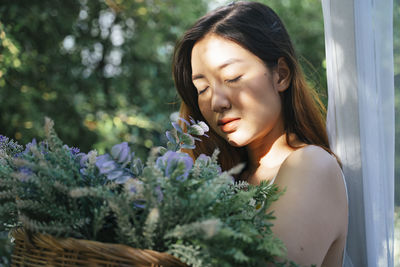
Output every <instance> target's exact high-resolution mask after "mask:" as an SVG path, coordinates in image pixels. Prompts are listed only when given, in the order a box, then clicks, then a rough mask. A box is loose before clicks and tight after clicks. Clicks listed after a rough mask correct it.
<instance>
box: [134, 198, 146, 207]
mask: <svg viewBox="0 0 400 267" xmlns="http://www.w3.org/2000/svg"><path fill="white" fill-rule="evenodd" d="M133 206H134V207H136V208H139V209H144V208H146V201H144V200H142V199H139V200H136V201H135V202H133Z"/></svg>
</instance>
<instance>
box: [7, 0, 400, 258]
mask: <svg viewBox="0 0 400 267" xmlns="http://www.w3.org/2000/svg"><path fill="white" fill-rule="evenodd" d="M227 2H230V1H224V0H210V1H207V0H196V1H195V0H93V1H88V0H71V1H61V0H53V1H43V0H40V1H39V0H30V1H22V0H16V1H5V0H0V134H3V135H6V136H9V137H12V138H14V139H16V140H17V141H18V142H20V143H22V144H25V143H27V142H29V141H31V140H32V138H34V137H36V138H38V139H41V138H43V130H42V127H43V122H44V117H45V116H48V117H50V118H52V119H53V120H54V121H55V127H56V130H57V132H58V134H59V136H60V137H61V138H62V139H63V140H64V141H65V142H66V143H67V144H68V145H69V146H75V147H79V148H80V149H81V150H82V151H84V152H87V151H89V150H90V149H97V150H98V151H99V152H100V153H103V152H105V150H106V148H110V147H111V146H112V145H114V144H116V143H119V142H121V141H127V142H129V144H130V145H131V146H132V148H133V149H134V150H135V151H136V152H137V154H139V155H140V156H142V157H144V156H145V155H146V154H147V152H148V149H149V148H150V147H151V146H153V145H158V144H160V143H161V142H162V141H163V139H164V138H165V137H164V134H163V132H164V129H165V128H167V127H169V121H170V119H169V117H170V114H171V113H172V112H174V111H177V110H178V109H179V98H178V97H177V94H176V92H175V89H174V85H173V80H172V75H171V55H172V52H173V47H174V45H175V43H176V41H177V40H178V39H179V37H180V36H181V35H182V34H183V32H184V31H185V29H187V28H188V27H190V25H192V23H194V21H195V20H196V19H197V18H198V17H200V16H201V15H203V14H204V13H205V12H207V10H210V9H212V8H215V7H217V6H219V5H223V4H226V3H227ZM260 2H264V3H266V4H268V5H269V6H271V7H272V8H273V9H274V10H275V11H276V12H277V13H278V15H279V16H280V17H281V18H282V20H283V21H284V23H285V25H286V27H287V29H288V31H289V34H290V35H291V37H292V39H293V42H294V44H295V47H296V49H297V53H298V55H299V56H300V61H301V63H302V66H303V68H304V70H305V72H306V75H307V77H308V81H309V82H310V83H311V84H312V85H313V86H314V87H315V88H316V89H317V91H318V92H319V94H320V96H321V97H322V99H323V101H324V103H326V75H325V71H326V69H325V49H324V32H323V30H324V29H323V17H322V8H321V2H320V1H319V0H262V1H260ZM394 5H395V6H394V17H395V24H394V25H400V20H399V17H400V4H399V1H398V0H395V1H394ZM396 27H397V28H395V31H397V34H394V39H395V40H394V41H395V50H394V53H395V83H396V99H395V101H396V106H397V108H396V136H399V135H398V134H400V123H399V120H400V116H399V115H400V109H399V107H400V69H399V66H400V56H399V54H400V48H399V47H400V34H398V30H399V28H398V26H396ZM397 140H398V139H397ZM396 166H400V142H399V141H397V142H396ZM395 202H396V205H397V206H400V168H396V196H395ZM0 251H1V247H0ZM0 262H1V259H0Z"/></svg>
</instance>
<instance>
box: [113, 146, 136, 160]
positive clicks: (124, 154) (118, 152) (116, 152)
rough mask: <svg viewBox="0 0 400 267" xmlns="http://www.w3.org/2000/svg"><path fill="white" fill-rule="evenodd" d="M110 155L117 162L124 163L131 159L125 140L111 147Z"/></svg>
mask: <svg viewBox="0 0 400 267" xmlns="http://www.w3.org/2000/svg"><path fill="white" fill-rule="evenodd" d="M111 156H112V157H113V158H114V159H115V160H117V161H118V162H119V163H125V162H127V161H130V160H131V159H132V156H133V155H131V150H130V148H129V146H128V143H127V142H122V143H121V144H118V145H115V146H113V147H112V148H111Z"/></svg>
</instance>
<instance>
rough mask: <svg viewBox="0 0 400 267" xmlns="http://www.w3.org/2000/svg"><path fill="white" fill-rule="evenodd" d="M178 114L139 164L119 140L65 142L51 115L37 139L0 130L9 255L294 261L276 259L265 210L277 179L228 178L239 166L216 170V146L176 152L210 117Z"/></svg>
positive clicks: (21, 259)
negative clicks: (21, 139)
mask: <svg viewBox="0 0 400 267" xmlns="http://www.w3.org/2000/svg"><path fill="white" fill-rule="evenodd" d="M180 120H181V122H180V124H181V125H184V126H185V127H183V128H185V129H187V131H186V132H185V131H183V129H182V127H181V126H180V124H179V123H178V122H173V123H172V125H173V127H174V128H173V129H172V130H171V131H168V132H167V133H166V136H167V139H168V143H167V146H166V147H156V148H153V149H152V150H151V152H150V156H149V157H148V159H147V161H146V162H145V164H144V163H142V161H141V159H139V158H137V157H135V153H134V152H131V151H130V148H129V146H128V144H127V143H126V142H124V143H121V144H118V145H115V146H114V147H112V148H111V150H110V152H109V153H108V154H104V155H97V153H96V151H90V152H89V153H87V154H85V153H82V152H80V151H79V149H77V148H71V147H68V146H66V145H64V144H63V143H62V141H61V140H60V139H59V138H58V137H57V135H56V133H55V131H54V128H53V122H52V121H51V120H50V119H46V123H45V133H46V138H45V140H44V141H42V142H36V141H35V140H33V141H32V142H31V143H29V144H27V145H26V146H25V147H23V146H21V145H19V144H17V143H16V142H14V141H13V140H10V139H9V138H7V137H4V136H0V219H1V225H0V231H10V232H11V234H12V236H13V237H14V239H15V241H14V243H15V245H14V252H13V255H12V264H13V265H14V266H20V265H29V264H32V265H34V264H38V265H41V264H43V265H44V264H48V265H53V266H72V265H107V266H151V265H152V266H161V265H162V266H187V265H189V266H265V265H266V263H272V264H274V266H289V265H290V266H296V265H295V264H294V263H292V262H290V263H288V262H287V261H282V260H280V261H279V262H278V261H277V260H276V259H277V258H281V259H282V258H284V256H285V247H284V245H283V243H282V242H281V241H280V240H279V239H277V238H276V237H274V236H273V234H272V232H271V230H270V227H271V225H272V220H273V216H272V214H271V213H267V212H266V210H267V208H268V207H269V206H270V204H271V202H272V201H275V200H277V198H278V197H279V195H280V194H281V193H280V192H278V189H277V187H276V186H275V185H270V184H268V183H266V182H262V183H261V184H260V185H259V186H252V185H249V184H248V183H246V182H235V181H234V179H233V178H232V176H231V175H232V174H235V173H238V172H239V171H240V170H241V166H238V167H236V168H233V169H232V170H230V171H228V172H222V171H221V168H220V166H219V165H218V163H217V156H218V151H215V152H214V154H213V155H212V156H207V155H200V156H199V157H198V158H197V159H195V160H193V159H192V158H191V157H190V156H189V155H188V154H187V153H184V152H181V151H182V149H193V148H194V147H195V142H196V141H200V139H199V138H198V136H202V135H206V132H207V131H208V126H207V125H206V124H205V123H204V122H195V121H193V120H191V121H190V123H189V122H187V121H185V120H183V119H180ZM40 244H42V247H41V248H39V246H40ZM43 244H46V245H43ZM96 253H97V254H96ZM61 254H62V255H63V256H62V258H60V257H61V256H60V255H61ZM32 255H33V256H32ZM35 266H36V265H35Z"/></svg>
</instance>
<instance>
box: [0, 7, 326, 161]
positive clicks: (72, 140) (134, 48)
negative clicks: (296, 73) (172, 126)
mask: <svg viewBox="0 0 400 267" xmlns="http://www.w3.org/2000/svg"><path fill="white" fill-rule="evenodd" d="M264 2H266V3H268V4H269V5H271V7H273V8H274V9H275V10H276V11H277V13H279V14H280V15H281V16H282V19H283V20H284V21H285V22H286V24H287V27H288V29H289V31H290V33H291V34H292V36H293V40H294V43H295V44H296V47H297V49H298V52H299V54H300V55H301V61H302V63H303V66H304V68H305V70H306V72H307V74H308V76H309V77H310V79H309V80H310V82H312V83H313V84H314V85H316V86H317V87H318V89H319V91H320V92H321V94H322V95H323V97H325V96H326V94H325V87H326V78H325V74H324V73H325V69H324V67H323V66H324V54H325V52H324V37H323V20H322V11H321V4H320V2H319V1H318V0H306V1H280V0H273V1H264ZM0 3H1V4H0V55H1V56H0V116H1V117H0V133H1V134H3V135H7V136H9V137H13V138H14V139H16V140H18V141H19V142H20V143H23V144H24V143H27V142H29V141H30V140H32V138H33V137H36V138H41V137H43V131H42V126H43V119H44V117H45V116H49V117H51V118H52V119H53V120H54V121H55V125H56V130H57V132H58V133H59V135H60V137H61V138H62V139H63V140H64V141H65V142H66V143H67V144H68V145H70V146H76V147H79V148H81V150H83V151H88V150H90V149H92V148H95V149H97V150H98V151H99V152H100V153H102V152H104V150H105V148H109V147H111V146H112V145H113V144H115V143H118V142H121V141H128V142H129V143H130V145H132V146H133V148H134V149H135V150H136V151H137V153H139V154H140V155H142V156H144V154H146V152H147V151H148V148H149V147H151V146H153V145H156V144H159V143H160V141H162V139H163V138H164V137H163V129H165V128H166V127H168V125H169V115H170V114H171V113H172V112H174V111H177V110H178V109H179V99H178V97H177V94H176V92H175V89H174V85H173V80H172V75H171V54H172V52H173V48H174V45H175V43H176V41H177V40H178V39H179V37H180V36H181V35H182V34H183V32H184V31H185V30H186V29H187V28H188V27H190V25H192V23H194V21H195V20H196V19H197V18H198V17H200V16H201V15H203V14H204V13H205V12H207V10H209V9H211V8H213V7H215V6H217V5H220V4H223V2H221V1H219V2H217V1H205V0H198V1H194V0H104V1H87V0H75V1H61V0H54V1H45V2H43V1H37V0H32V1H0ZM293 18H295V19H293ZM300 21H301V23H299V22H300Z"/></svg>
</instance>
